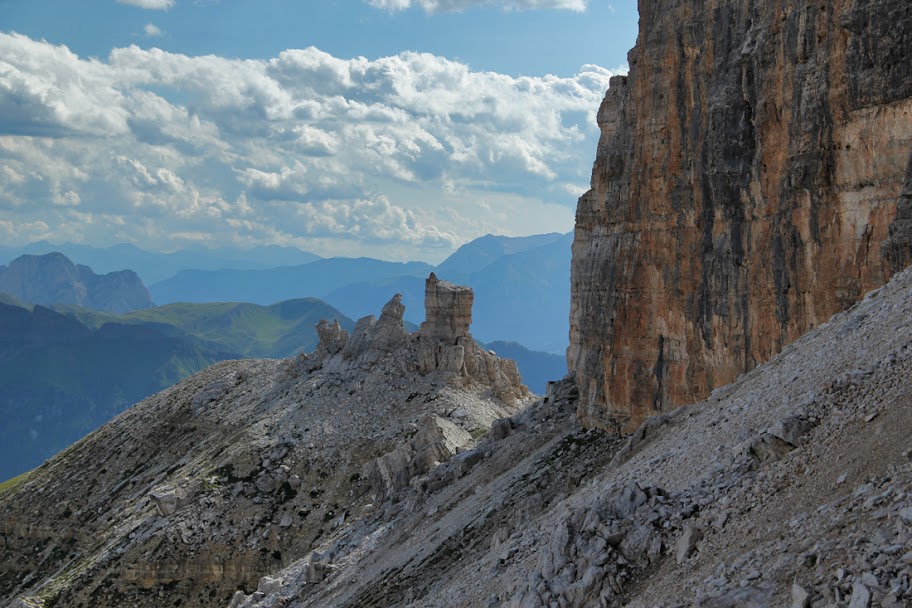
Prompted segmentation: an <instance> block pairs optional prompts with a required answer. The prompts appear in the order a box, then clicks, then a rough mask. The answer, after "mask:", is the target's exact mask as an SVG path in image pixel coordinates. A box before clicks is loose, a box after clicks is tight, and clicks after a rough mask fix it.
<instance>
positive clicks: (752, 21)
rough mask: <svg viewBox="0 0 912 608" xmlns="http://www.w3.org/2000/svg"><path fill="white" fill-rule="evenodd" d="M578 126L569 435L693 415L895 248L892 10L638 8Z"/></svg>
mask: <svg viewBox="0 0 912 608" xmlns="http://www.w3.org/2000/svg"><path fill="white" fill-rule="evenodd" d="M639 6H640V32H639V38H638V40H637V46H636V47H635V48H634V49H633V50H632V51H631V53H630V56H629V64H630V72H629V75H628V76H627V77H615V78H613V79H612V80H611V87H610V89H609V91H608V93H607V95H606V97H605V100H604V102H603V104H602V106H601V108H600V110H599V113H598V123H599V126H600V128H601V139H600V141H599V145H598V153H597V157H596V162H595V165H594V167H593V172H592V187H591V190H590V191H589V192H587V193H586V194H585V195H584V196H583V197H582V198H581V199H580V201H579V206H578V209H577V217H576V233H575V241H574V245H573V263H572V279H571V298H572V302H571V329H570V347H569V349H568V356H567V358H568V364H569V367H570V369H571V371H573V372H575V374H576V379H577V383H578V386H579V389H580V393H581V396H582V398H581V403H580V415H581V417H582V419H583V420H584V422H585V423H586V424H590V425H598V426H607V427H615V428H620V429H621V430H632V429H633V428H635V427H636V426H637V425H638V424H639V423H640V422H641V421H643V420H644V419H645V418H646V417H648V416H650V415H653V414H656V413H659V412H663V411H667V410H670V409H672V408H675V407H677V406H679V405H682V404H685V403H690V402H693V401H697V400H699V399H700V398H702V397H704V396H706V395H707V394H708V393H709V392H710V391H711V390H712V389H713V387H717V386H721V385H724V384H726V383H729V382H731V381H732V380H734V379H735V378H736V377H737V376H738V375H739V374H741V373H743V372H744V371H746V370H749V369H751V368H753V367H754V366H756V365H757V364H758V363H761V362H763V361H766V360H768V359H769V358H770V357H771V356H772V355H774V354H775V353H776V352H778V351H779V350H780V349H781V348H782V347H783V346H784V345H785V344H788V343H789V342H791V341H793V340H794V339H796V338H797V337H798V336H800V335H801V334H803V333H804V332H805V331H807V330H808V329H810V328H813V327H815V326H817V325H819V324H820V323H822V322H824V321H826V320H827V319H828V318H830V316H832V315H833V314H834V313H835V312H837V311H840V310H843V309H845V308H846V307H848V306H849V305H851V304H852V303H853V302H855V301H856V300H858V298H859V297H860V296H861V295H862V294H864V293H865V292H866V291H867V290H869V289H872V288H874V287H876V286H878V285H881V284H882V283H883V282H884V281H885V280H886V279H888V278H889V277H890V276H891V274H893V273H895V272H896V271H898V270H899V269H901V268H902V267H904V266H905V265H906V264H907V263H908V262H909V260H910V251H912V248H910V243H912V228H910V226H912V211H910V209H912V204H910V196H912V157H910V151H912V43H910V36H912V7H910V6H909V5H908V4H907V3H898V2H891V1H888V0H872V1H868V2H861V1H860V0H835V1H834V2H826V3H819V2H811V1H809V0H773V1H769V2H766V1H765V2H760V1H759V0H714V1H712V2H696V1H694V0H676V1H673V2H669V1H665V2H659V1H658V0H641V2H640V4H639Z"/></svg>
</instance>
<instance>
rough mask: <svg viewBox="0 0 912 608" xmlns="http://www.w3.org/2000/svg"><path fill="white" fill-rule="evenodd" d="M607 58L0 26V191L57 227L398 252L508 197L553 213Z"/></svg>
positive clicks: (490, 214)
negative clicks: (211, 42)
mask: <svg viewBox="0 0 912 608" xmlns="http://www.w3.org/2000/svg"><path fill="white" fill-rule="evenodd" d="M611 75H612V72H611V71H609V70H606V69H604V68H601V67H599V66H595V65H587V66H583V67H582V68H581V69H580V70H579V71H578V73H577V74H574V75H572V76H568V77H557V76H544V77H512V76H508V75H504V74H498V73H493V72H478V71H473V70H471V69H470V68H469V67H468V66H467V65H465V64H463V63H460V62H457V61H452V60H448V59H446V58H443V57H438V56H435V55H429V54H423V53H402V54H400V55H396V56H392V57H384V58H380V59H377V60H373V61H371V60H367V59H365V58H354V59H340V58H337V57H333V56H332V55H330V54H328V53H325V52H323V51H320V50H319V49H315V48H307V49H295V50H288V51H285V52H283V53H281V54H279V56H277V57H275V58H272V59H270V60H262V61H261V60H238V59H228V58H222V57H217V56H203V57H190V56H186V55H182V54H176V53H168V52H165V51H162V50H159V49H141V48H139V47H137V46H130V47H127V48H119V49H115V50H113V51H112V52H111V54H110V56H109V57H108V58H106V59H105V60H98V59H85V58H80V57H78V56H77V55H75V54H74V53H72V52H71V51H70V50H69V49H67V48H66V47H63V46H55V45H52V44H48V43H47V42H43V41H35V40H32V39H30V38H28V37H25V36H21V35H17V34H0V208H4V209H12V210H13V211H12V212H11V213H13V214H14V215H15V216H16V217H15V219H16V221H17V222H18V223H19V224H21V225H23V226H25V225H31V226H33V227H34V226H39V223H43V224H45V225H47V226H49V227H50V228H51V230H53V231H56V233H57V234H59V235H60V236H59V237H57V238H59V239H60V240H63V239H64V238H76V239H77V240H78V239H79V238H80V237H84V238H100V239H103V240H105V241H107V242H110V241H112V240H132V241H135V242H145V243H147V244H149V246H152V245H153V243H152V241H167V240H169V239H170V242H168V243H167V244H169V245H171V246H174V245H180V243H175V242H173V241H174V239H196V238H198V236H199V235H200V234H208V235H209V239H210V242H219V241H222V242H226V241H235V242H239V241H243V242H249V243H253V242H266V241H269V242H281V243H294V244H297V245H299V246H302V247H308V246H311V245H312V244H313V243H322V244H323V245H325V244H326V242H327V240H328V239H331V238H338V239H341V238H343V237H344V238H345V239H347V242H348V243H349V245H348V248H347V249H346V251H348V252H349V253H350V254H351V253H358V252H364V251H367V250H368V249H369V247H370V246H375V245H376V246H379V244H380V243H391V242H392V241H394V240H395V241H396V242H398V243H400V244H401V245H402V248H401V251H402V255H403V256H404V257H422V256H423V257H434V255H433V253H432V252H433V250H434V248H437V249H438V250H439V249H441V248H447V247H451V246H452V245H453V244H454V243H458V242H461V241H464V240H467V239H469V238H473V237H475V236H477V235H479V234H481V233H484V232H499V233H505V232H509V231H510V230H511V226H510V222H511V221H515V220H510V216H511V214H516V213H520V214H522V204H520V202H519V201H525V203H524V204H526V205H527V206H528V208H530V209H531V208H536V209H539V210H544V209H545V207H544V206H545V205H549V204H551V203H564V205H563V206H562V207H561V206H555V207H554V208H550V207H549V208H548V209H549V210H548V211H547V213H544V212H542V213H541V214H538V215H536V214H531V215H528V216H524V217H523V218H522V222H523V223H524V224H523V225H524V226H525V227H527V228H529V229H531V230H535V229H536V228H535V221H537V220H536V218H537V217H540V218H541V219H540V221H539V223H541V224H542V225H541V226H540V228H539V229H540V230H541V231H547V230H551V229H553V228H554V227H555V224H554V221H555V220H554V218H555V217H558V216H560V217H562V218H564V220H561V221H565V222H566V223H567V225H566V226H565V227H566V228H567V229H569V227H570V225H571V224H570V222H572V213H571V212H570V208H571V207H572V205H573V203H574V202H575V197H570V196H568V188H567V184H577V183H583V184H584V183H585V182H586V181H587V180H588V175H589V172H590V168H591V162H592V155H593V152H594V145H595V141H596V138H597V135H598V131H597V128H596V126H595V112H596V111H597V108H598V106H599V102H600V101H601V99H602V96H603V95H604V91H605V89H606V88H607V86H608V80H609V78H610V76H611ZM504 193H508V194H509V197H507V198H509V200H507V198H504V197H503V196H502V195H503V194H504ZM480 202H484V206H480V205H479V203H480ZM460 208H464V209H471V210H472V212H471V213H470V214H469V213H467V214H464V215H462V216H460V215H459V213H456V215H454V209H456V210H458V209H460ZM505 209H509V213H506V212H505V211H504V210H505ZM558 210H563V211H558ZM546 216H547V219H545V218H546ZM5 219H8V220H9V219H13V218H12V217H10V216H7V217H6V218H5ZM34 233H35V230H34V229H33V230H32V231H31V232H29V233H28V234H34ZM25 234H26V233H25V232H23V238H25ZM71 235H75V236H71ZM359 248H360V249H359ZM428 252H431V253H430V254H429V253H428Z"/></svg>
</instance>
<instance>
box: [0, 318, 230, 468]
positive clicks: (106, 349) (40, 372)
mask: <svg viewBox="0 0 912 608" xmlns="http://www.w3.org/2000/svg"><path fill="white" fill-rule="evenodd" d="M237 356H238V355H237V354H235V353H231V352H227V351H226V350H223V349H222V348H221V346H220V345H216V344H212V343H206V342H203V341H201V340H198V339H195V338H192V337H190V336H187V335H184V334H182V333H181V332H179V331H177V330H176V329H175V328H173V327H170V326H167V325H160V324H151V323H146V324H142V325H125V324H117V323H106V324H104V325H102V326H101V327H99V328H97V329H90V328H88V327H86V326H85V325H83V324H82V323H80V322H79V321H77V320H76V319H73V318H71V317H68V316H66V315H63V314H60V313H58V312H55V311H53V310H50V309H48V308H45V307H43V306H35V307H34V308H33V309H32V310H28V309H26V308H21V307H19V306H14V305H9V304H0V419H2V420H3V425H2V426H0V479H7V478H8V477H11V476H13V475H17V474H19V473H21V472H22V471H25V470H27V469H30V468H32V467H34V466H37V465H38V464H40V463H41V462H42V461H44V460H45V459H46V458H48V457H50V456H51V455H53V454H54V453H56V452H58V451H60V450H61V449H63V448H65V447H66V446H68V445H70V444H72V443H73V442H74V441H76V440H77V439H79V438H80V437H82V436H83V435H85V434H86V433H88V432H89V431H91V430H93V429H95V428H97V427H98V426H100V425H101V424H103V423H104V422H106V421H108V420H109V419H110V418H111V417H112V416H114V415H115V414H117V413H119V412H121V411H123V410H124V409H126V408H127V407H128V406H129V405H131V404H133V403H135V402H136V401H138V400H140V399H142V398H144V397H146V396H148V395H151V394H152V393H154V392H156V391H159V390H161V389H163V388H165V387H167V386H170V385H171V384H174V383H175V382H177V381H178V380H180V379H182V378H185V377H186V376H188V375H190V374H191V373H194V372H196V371H198V370H200V369H202V368H204V367H206V366H207V365H210V364H212V363H214V362H216V361H221V360H224V359H229V358H236V357H237Z"/></svg>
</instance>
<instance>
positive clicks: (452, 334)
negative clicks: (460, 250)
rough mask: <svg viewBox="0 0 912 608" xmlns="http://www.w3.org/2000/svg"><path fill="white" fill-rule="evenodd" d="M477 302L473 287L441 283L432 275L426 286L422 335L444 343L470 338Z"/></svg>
mask: <svg viewBox="0 0 912 608" xmlns="http://www.w3.org/2000/svg"><path fill="white" fill-rule="evenodd" d="M474 299H475V293H474V292H473V291H472V289H471V288H470V287H462V286H460V285H453V284H452V283H449V282H447V281H441V280H439V279H438V278H437V275H436V274H434V273H433V272H432V273H431V276H429V277H428V279H427V281H425V286H424V314H425V321H424V323H422V324H421V329H420V334H421V336H423V337H426V338H430V339H432V340H440V341H442V342H454V341H455V340H457V339H459V338H464V337H466V336H468V335H469V326H470V325H472V302H473V300H474Z"/></svg>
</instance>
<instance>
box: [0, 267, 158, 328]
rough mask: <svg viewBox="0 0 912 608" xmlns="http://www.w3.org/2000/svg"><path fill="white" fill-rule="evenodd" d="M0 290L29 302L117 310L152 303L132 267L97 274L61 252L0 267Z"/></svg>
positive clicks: (126, 309)
mask: <svg viewBox="0 0 912 608" xmlns="http://www.w3.org/2000/svg"><path fill="white" fill-rule="evenodd" d="M0 292H2V293H8V294H10V295H12V296H14V297H15V298H18V299H19V300H21V301H23V302H25V303H28V304H41V305H43V306H51V305H53V304H75V305H77V306H84V307H86V308H94V309H95V310H103V311H106V312H114V313H123V312H129V311H131V310H140V309H143V308H149V307H151V306H152V298H151V296H149V291H148V290H147V289H146V287H145V285H143V283H142V280H140V278H139V276H137V274H136V273H135V272H133V271H132V270H119V271H117V272H109V273H108V274H103V275H97V274H95V273H94V272H92V269H91V268H89V267H88V266H82V265H81V264H80V265H77V264H73V262H71V261H70V260H69V258H67V257H66V256H65V255H63V254H62V253H48V254H46V255H23V256H21V257H19V258H16V259H15V260H13V261H12V262H10V265H9V266H0Z"/></svg>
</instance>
